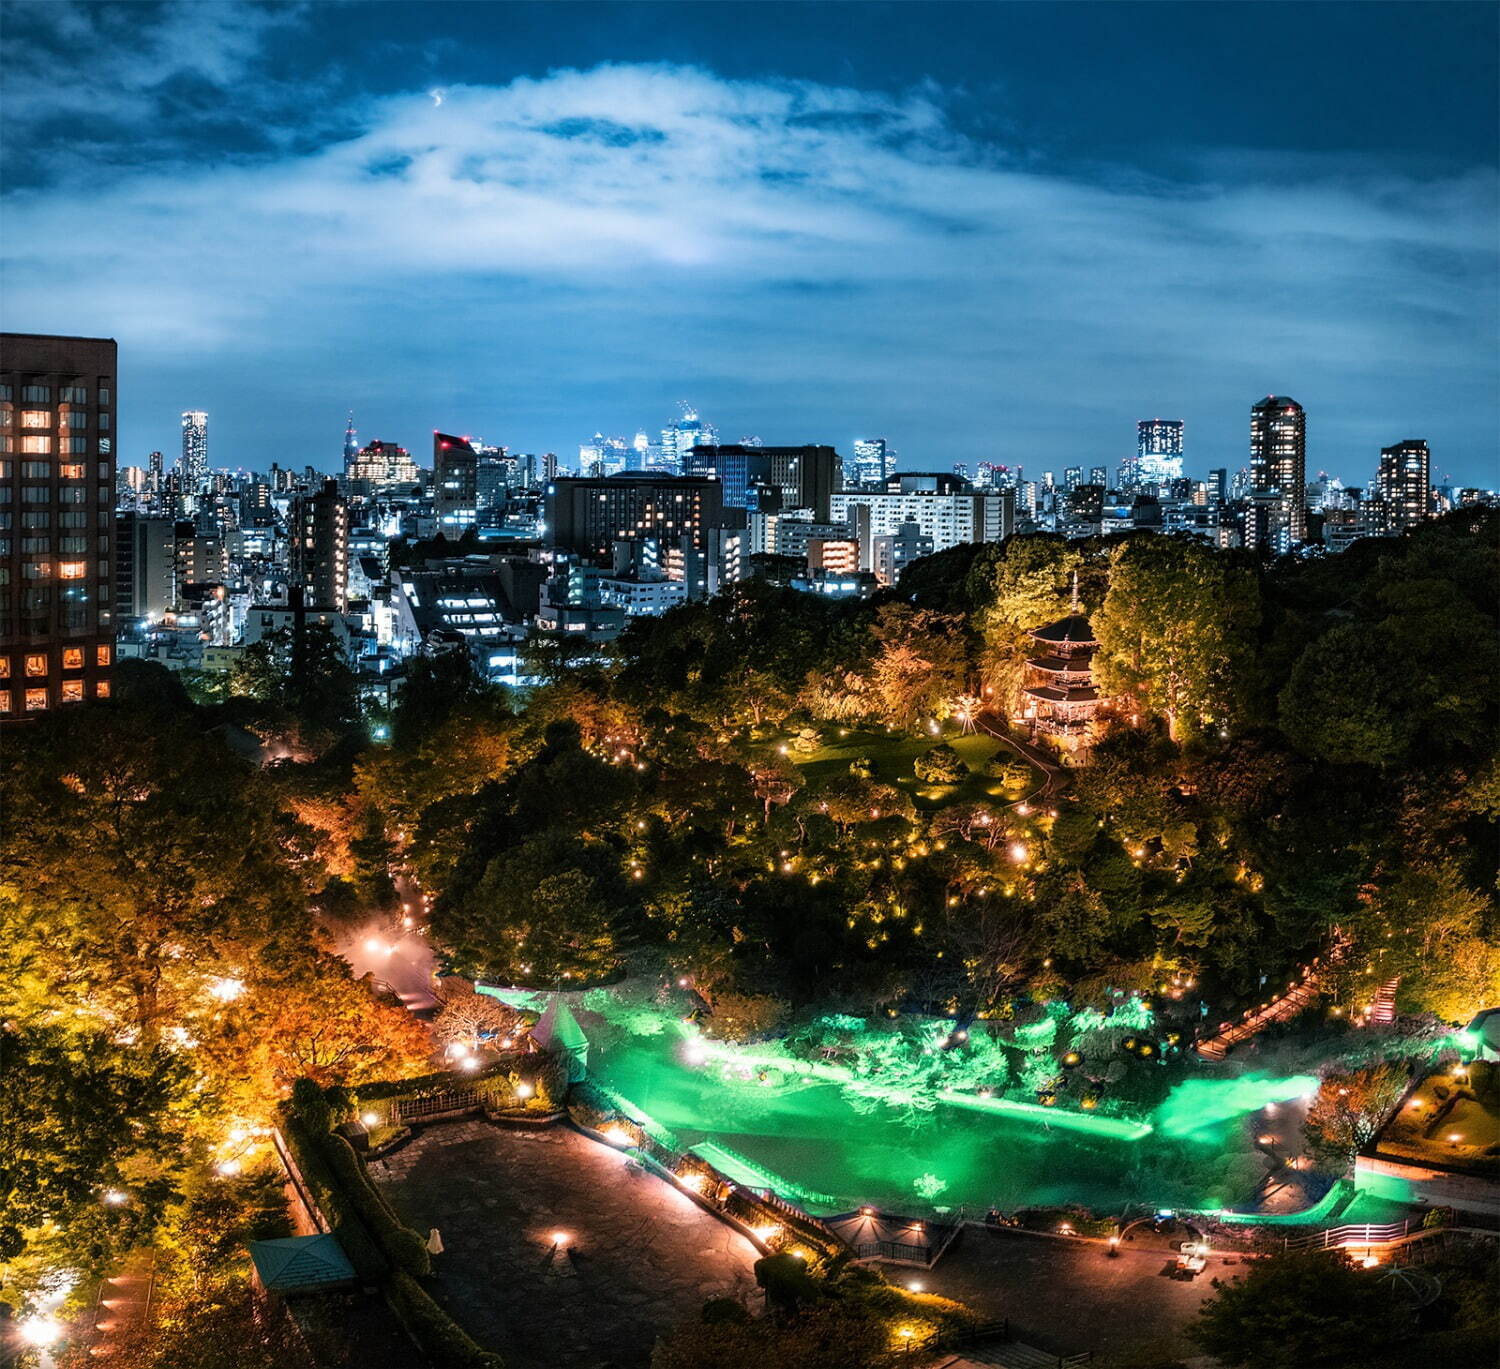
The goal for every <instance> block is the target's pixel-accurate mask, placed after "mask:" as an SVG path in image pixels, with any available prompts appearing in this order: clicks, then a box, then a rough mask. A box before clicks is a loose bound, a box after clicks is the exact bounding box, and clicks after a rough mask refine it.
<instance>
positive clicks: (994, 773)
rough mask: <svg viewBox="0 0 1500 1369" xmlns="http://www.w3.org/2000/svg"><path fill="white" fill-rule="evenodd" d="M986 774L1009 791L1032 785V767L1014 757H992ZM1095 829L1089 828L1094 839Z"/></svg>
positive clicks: (987, 765)
mask: <svg viewBox="0 0 1500 1369" xmlns="http://www.w3.org/2000/svg"><path fill="white" fill-rule="evenodd" d="M984 773H985V774H986V775H987V776H988V777H989V778H990V779H992V780H999V781H1000V782H1001V784H1003V785H1004V786H1005V787H1006V788H1007V789H1009V790H1012V791H1016V792H1019V791H1020V790H1022V789H1025V788H1027V787H1028V786H1029V785H1030V784H1031V767H1030V766H1029V765H1027V764H1026V762H1025V761H1018V760H1016V759H1015V757H1013V756H991V757H990V759H989V761H988V763H987V764H986V765H985V767H984ZM1094 831H1095V829H1094V828H1093V827H1092V826H1091V827H1090V828H1089V832H1088V836H1089V837H1090V839H1092V838H1093V835H1094Z"/></svg>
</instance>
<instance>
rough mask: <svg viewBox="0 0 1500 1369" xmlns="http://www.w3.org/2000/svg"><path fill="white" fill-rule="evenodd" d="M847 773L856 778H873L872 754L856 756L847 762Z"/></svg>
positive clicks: (873, 761)
mask: <svg viewBox="0 0 1500 1369" xmlns="http://www.w3.org/2000/svg"><path fill="white" fill-rule="evenodd" d="M849 773H850V774H851V775H853V776H854V777H855V778H856V779H860V780H873V779H874V778H875V758H874V757H873V756H856V757H855V758H854V759H853V760H852V761H850V762H849Z"/></svg>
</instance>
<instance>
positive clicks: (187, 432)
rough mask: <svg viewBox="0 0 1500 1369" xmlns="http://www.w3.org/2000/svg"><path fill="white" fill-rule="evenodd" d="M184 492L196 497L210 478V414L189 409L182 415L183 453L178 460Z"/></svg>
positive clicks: (190, 496)
mask: <svg viewBox="0 0 1500 1369" xmlns="http://www.w3.org/2000/svg"><path fill="white" fill-rule="evenodd" d="M177 473H178V475H179V476H180V477H181V479H182V492H183V494H185V495H186V496H187V497H188V498H189V499H196V498H197V497H198V493H199V491H200V490H202V488H203V482H204V481H205V480H207V479H208V415H207V414H206V413H204V412H203V410H201V409H189V410H188V411H187V412H186V413H184V414H183V415H182V455H181V456H180V457H179V458H178V460H177Z"/></svg>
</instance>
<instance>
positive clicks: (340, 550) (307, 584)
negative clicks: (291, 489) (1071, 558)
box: [291, 480, 349, 613]
mask: <svg viewBox="0 0 1500 1369" xmlns="http://www.w3.org/2000/svg"><path fill="white" fill-rule="evenodd" d="M291 521H292V538H291V542H292V545H291V568H292V579H293V583H294V584H297V585H300V586H301V587H302V593H303V602H304V603H305V604H306V605H307V606H308V607H309V608H319V609H334V610H336V611H337V612H339V613H342V612H343V611H344V610H345V609H346V608H347V607H348V604H349V507H348V505H347V504H345V502H344V497H343V495H341V494H340V493H339V486H338V481H336V480H325V481H324V482H323V487H322V488H321V489H320V490H318V491H317V492H316V493H308V494H303V495H299V496H298V498H297V501H296V504H295V506H294V507H293V509H292V520H291Z"/></svg>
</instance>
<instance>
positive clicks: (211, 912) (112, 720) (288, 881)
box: [0, 708, 323, 1036]
mask: <svg viewBox="0 0 1500 1369" xmlns="http://www.w3.org/2000/svg"><path fill="white" fill-rule="evenodd" d="M0 811H3V812H4V814H5V822H4V826H3V829H0V887H3V886H4V885H9V886H10V888H11V890H12V891H13V897H11V898H8V899H5V900H3V901H0V917H3V919H4V926H3V927H0V930H3V931H5V932H6V933H9V932H10V931H11V930H12V929H14V930H15V932H16V934H17V935H18V936H19V937H20V938H21V940H22V942H23V944H27V945H30V946H33V947H35V948H37V959H38V968H41V969H42V970H43V973H44V976H45V979H46V981H47V983H48V985H49V991H50V992H51V993H52V994H53V995H54V996H61V997H62V998H64V999H69V1000H73V1001H75V1002H77V1004H78V1006H79V1007H80V1009H81V1010H82V1011H83V1012H84V1013H85V1014H86V1015H87V1016H88V1017H90V1018H92V1019H93V1020H95V1021H103V1022H107V1023H111V1024H114V1025H117V1026H120V1027H123V1026H130V1027H132V1028H134V1029H135V1030H136V1031H138V1032H140V1033H142V1034H143V1035H145V1036H149V1035H151V1034H153V1033H155V1032H157V1031H158V1030H159V1029H160V1027H161V1026H162V1023H163V1021H164V1020H166V1019H169V1018H174V1019H177V1020H180V1019H181V1017H182V1015H183V1014H184V1013H185V1012H186V1011H188V1010H189V1008H190V1007H191V1005H192V1003H193V1002H194V1001H195V1000H197V999H199V998H200V997H201V995H202V993H203V990H204V985H205V980H206V979H207V978H208V977H210V976H213V975H215V974H219V973H222V967H224V966H225V965H226V964H229V965H236V966H239V967H248V966H249V965H250V964H252V963H253V962H255V961H256V960H258V959H259V958H261V957H262V956H265V955H268V954H274V950H273V947H275V946H276V945H277V944H278V943H281V944H285V943H289V942H295V943H300V942H302V941H303V940H304V939H305V935H306V933H305V915H304V911H303V910H304V909H305V908H306V904H307V900H308V897H309V895H310V894H311V893H312V892H313V891H314V890H316V889H318V888H321V887H322V884H323V877H322V870H321V867H320V866H319V864H318V863H317V862H316V861H315V860H314V859H313V858H312V851H311V845H310V843H308V842H307V841H306V840H305V834H303V833H301V832H300V831H299V829H298V828H297V827H296V825H295V824H293V823H291V822H289V821H288V820H287V819H286V818H285V815H284V814H283V813H282V812H281V810H280V806H279V804H278V801H277V796H276V794H275V793H274V791H273V790H272V789H271V788H270V787H269V786H268V784H267V782H266V780H265V779H264V777H263V776H262V775H260V774H259V773H258V772H257V771H255V770H254V769H253V768H251V767H250V766H248V765H245V764H244V763H242V762H240V761H239V760H237V759H236V758H235V757H234V756H233V755H232V754H231V753H230V752H229V751H227V750H226V749H225V748H224V747H223V746H222V745H221V744H220V742H219V741H218V739H217V738H215V737H213V736H207V735H203V734H200V733H199V732H198V731H197V730H196V727H195V725H194V724H193V722H192V720H191V719H190V718H177V719H156V720H155V721H154V722H153V723H152V725H151V727H150V728H146V727H143V726H142V719H141V718H140V717H139V716H138V715H134V714H131V713H129V712H127V711H124V710H121V709H109V708H101V709H90V710H89V712H88V721H87V725H86V726H79V725H77V724H76V723H74V722H73V720H72V719H71V718H63V717H61V716H60V717H59V718H58V719H56V720H49V722H47V723H45V724H43V725H41V726H39V727H37V728H34V729H28V732H27V735H25V736H24V737H20V736H18V737H17V738H15V739H11V740H8V741H7V743H6V745H5V747H4V748H3V755H0ZM18 987H19V988H24V984H22V985H14V984H4V985H0V1009H5V1010H6V1011H7V1012H9V1011H10V1007H9V1004H8V1003H7V1001H6V1000H7V997H8V995H9V993H10V991H11V990H12V989H14V988H18Z"/></svg>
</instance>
